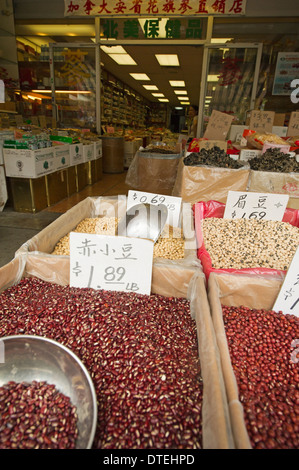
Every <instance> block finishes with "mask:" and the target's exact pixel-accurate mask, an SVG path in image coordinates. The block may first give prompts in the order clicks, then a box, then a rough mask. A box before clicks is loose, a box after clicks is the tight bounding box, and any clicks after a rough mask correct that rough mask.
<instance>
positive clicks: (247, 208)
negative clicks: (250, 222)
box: [223, 191, 289, 221]
mask: <svg viewBox="0 0 299 470" xmlns="http://www.w3.org/2000/svg"><path fill="white" fill-rule="evenodd" d="M288 201H289V196H288V195H287V194H271V193H254V192H252V193H251V192H242V191H228V195H227V200H226V205H225V211H224V215H223V218H224V219H256V220H277V221H281V220H282V218H283V215H284V213H285V210H286V207H287V203H288Z"/></svg>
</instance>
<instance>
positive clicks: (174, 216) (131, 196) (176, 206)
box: [127, 191, 182, 227]
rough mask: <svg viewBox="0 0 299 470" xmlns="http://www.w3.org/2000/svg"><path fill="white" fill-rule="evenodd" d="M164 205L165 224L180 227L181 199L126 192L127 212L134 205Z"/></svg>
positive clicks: (140, 192) (141, 192) (139, 192)
mask: <svg viewBox="0 0 299 470" xmlns="http://www.w3.org/2000/svg"><path fill="white" fill-rule="evenodd" d="M142 203H143V204H153V205H158V204H164V205H165V206H166V207H167V209H168V217H167V220H166V223H167V224H169V225H171V226H172V227H179V226H180V215H181V204H182V198H181V197H174V196H165V195H163V194H154V193H145V192H143V191H128V199H127V210H128V209H130V207H133V206H135V205H136V204H142Z"/></svg>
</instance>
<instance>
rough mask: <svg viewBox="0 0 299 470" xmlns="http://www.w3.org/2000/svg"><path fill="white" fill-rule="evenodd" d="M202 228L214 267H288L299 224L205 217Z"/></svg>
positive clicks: (298, 240)
mask: <svg viewBox="0 0 299 470" xmlns="http://www.w3.org/2000/svg"><path fill="white" fill-rule="evenodd" d="M202 232H203V241H204V246H205V248H206V250H207V251H208V253H209V255H210V257H211V261H212V267H213V268H215V269H228V268H234V269H242V268H257V267H260V268H262V267H263V268H271V269H279V270H287V269H288V267H289V265H290V262H291V261H292V259H293V256H294V254H295V252H296V249H297V247H298V245H299V228H298V227H294V226H292V225H291V224H289V223H287V222H278V221H272V220H264V221H263V220H255V219H222V218H206V219H204V220H202Z"/></svg>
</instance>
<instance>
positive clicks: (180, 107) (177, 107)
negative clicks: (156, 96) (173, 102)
mask: <svg viewBox="0 0 299 470" xmlns="http://www.w3.org/2000/svg"><path fill="white" fill-rule="evenodd" d="M174 109H183V107H182V106H176V107H175V108H174Z"/></svg>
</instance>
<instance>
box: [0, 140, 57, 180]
mask: <svg viewBox="0 0 299 470" xmlns="http://www.w3.org/2000/svg"><path fill="white" fill-rule="evenodd" d="M3 154H4V164H5V172H6V176H9V177H13V178H39V177H40V176H43V175H47V174H49V173H52V172H53V171H55V149H54V147H48V148H43V149H38V150H28V149H3Z"/></svg>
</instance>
